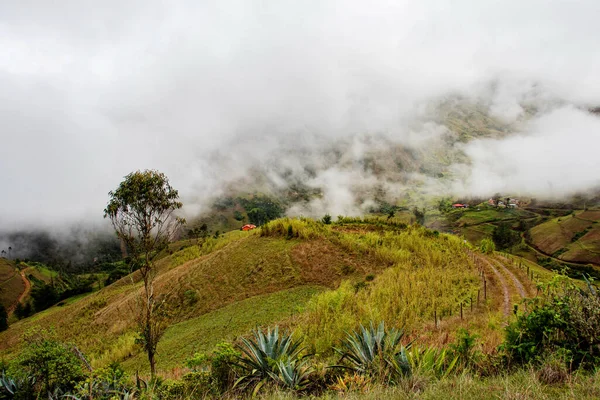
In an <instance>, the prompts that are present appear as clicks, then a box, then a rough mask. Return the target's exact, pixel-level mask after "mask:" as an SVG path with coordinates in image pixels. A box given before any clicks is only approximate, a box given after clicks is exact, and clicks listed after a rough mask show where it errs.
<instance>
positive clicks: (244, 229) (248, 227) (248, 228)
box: [240, 224, 256, 231]
mask: <svg viewBox="0 0 600 400" xmlns="http://www.w3.org/2000/svg"><path fill="white" fill-rule="evenodd" d="M252 229H256V225H252V224H246V225H244V226H242V227H241V228H240V230H242V231H251V230H252Z"/></svg>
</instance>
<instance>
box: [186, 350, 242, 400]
mask: <svg viewBox="0 0 600 400" xmlns="http://www.w3.org/2000/svg"><path fill="white" fill-rule="evenodd" d="M240 356H241V353H240V352H239V351H237V350H236V349H235V348H234V347H233V346H232V345H231V343H227V342H221V343H219V344H217V345H216V347H215V349H214V350H213V351H212V353H211V354H203V353H196V354H195V355H194V357H192V358H190V359H188V360H187V361H186V365H187V367H188V368H190V369H192V371H193V372H202V373H205V374H207V376H208V381H209V382H208V386H210V388H211V391H213V392H215V393H216V394H220V393H223V392H225V391H226V390H227V389H229V388H231V387H232V386H233V384H234V383H235V376H236V373H235V372H236V371H235V365H236V362H237V361H238V359H239V357H240ZM203 379H204V378H203ZM205 386H206V385H205Z"/></svg>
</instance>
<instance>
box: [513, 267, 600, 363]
mask: <svg viewBox="0 0 600 400" xmlns="http://www.w3.org/2000/svg"><path fill="white" fill-rule="evenodd" d="M542 289H543V290H542V292H546V293H547V294H546V295H543V296H540V297H539V298H537V299H533V300H531V301H529V303H528V308H529V311H528V312H526V313H524V314H520V315H518V316H517V320H516V321H515V322H513V323H511V324H510V325H508V326H507V328H506V338H505V341H504V343H503V345H502V349H503V350H504V351H505V352H506V355H507V356H508V358H509V360H511V361H514V362H517V363H527V362H531V361H534V362H538V361H539V360H541V359H543V358H544V357H545V356H547V355H551V354H553V353H556V352H557V351H561V352H562V353H563V354H564V355H565V357H566V358H568V359H570V363H572V365H573V366H574V367H576V368H577V367H580V366H583V367H586V368H588V367H589V368H592V367H595V366H598V365H599V364H600V296H599V295H598V292H597V290H596V289H595V288H594V287H593V286H592V285H591V284H589V285H588V289H587V290H581V289H580V288H578V287H577V286H575V285H574V284H573V283H571V282H569V281H568V280H567V279H566V277H563V276H557V277H555V279H554V280H553V281H552V282H550V283H548V284H547V285H545V287H542Z"/></svg>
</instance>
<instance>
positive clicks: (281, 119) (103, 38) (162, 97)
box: [0, 0, 600, 231]
mask: <svg viewBox="0 0 600 400" xmlns="http://www.w3.org/2000/svg"><path fill="white" fill-rule="evenodd" d="M599 11H600V5H599V4H598V3H597V2H595V1H583V2H578V3H577V4H572V3H569V2H553V3H551V4H549V3H547V2H543V1H532V2H528V3H527V4H523V3H522V2H518V1H504V2H498V3H493V4H483V3H473V2H468V1H452V2H450V1H425V2H418V3H413V2H395V3H394V4H390V3H385V2H376V3H374V4H371V3H365V2H358V1H356V2H354V1H351V2H347V1H343V2H342V1H324V2H318V3H311V2H288V1H280V2H272V3H266V4H265V3H258V2H244V1H215V2H192V1H185V0H182V1H175V2H169V3H163V2H158V1H150V2H141V1H135V0H128V1H120V2H116V1H106V2H102V4H97V3H91V2H85V1H81V2H67V3H65V4H64V5H63V6H61V7H55V6H54V5H50V4H42V3H38V2H33V1H22V2H15V3H12V4H3V5H2V6H0V46H1V47H2V48H3V49H5V50H6V51H3V52H2V54H0V87H1V88H2V90H0V122H1V123H2V130H1V133H0V135H1V139H2V146H0V170H1V171H2V172H3V177H2V182H3V183H2V189H3V190H2V192H3V196H1V197H0V210H1V211H0V225H1V226H2V228H3V230H4V231H14V230H18V229H23V227H24V226H26V227H36V228H37V227H43V228H44V229H48V230H50V231H53V230H55V229H57V227H58V226H64V225H69V224H72V223H74V222H76V221H77V222H78V221H82V220H83V221H89V222H94V223H100V221H101V219H102V209H103V208H104V206H105V203H106V201H107V193H108V191H109V190H111V189H114V188H115V187H116V186H117V185H118V183H119V182H120V180H121V179H122V177H123V176H124V175H126V174H127V173H129V172H131V171H133V170H136V169H145V168H154V169H159V170H161V171H163V172H165V173H166V174H167V176H169V178H170V179H171V182H172V184H173V186H174V187H175V188H177V189H179V191H180V194H181V196H182V198H183V201H184V204H185V205H186V214H187V215H190V216H195V215H198V214H199V213H202V212H203V211H206V210H208V208H209V206H210V205H211V204H212V202H213V201H214V199H215V198H216V197H218V196H220V195H223V194H227V193H231V192H236V191H237V192H250V193H254V192H259V193H270V192H278V191H282V190H293V187H294V185H302V186H303V187H307V188H310V189H314V190H315V191H317V192H318V193H319V196H316V197H315V198H312V199H304V200H301V201H300V200H299V201H298V202H296V203H295V204H292V205H291V206H290V208H289V209H288V213H290V214H292V215H297V214H303V215H322V214H323V213H325V212H328V213H330V214H332V215H338V214H361V213H364V212H365V211H366V210H367V209H368V208H369V207H370V205H371V204H372V203H373V202H374V201H376V200H378V199H380V198H383V199H386V201H390V202H394V201H397V200H398V199H399V198H405V197H406V196H409V197H410V199H411V201H414V202H418V201H419V199H421V198H422V196H430V195H434V196H447V195H455V196H469V195H473V196H487V195H491V194H492V193H495V192H507V191H510V192H514V193H523V194H528V195H535V196H538V197H560V196H565V195H570V194H573V193H579V192H586V191H589V190H595V189H597V188H598V186H599V185H600V178H598V176H597V172H596V171H598V167H600V159H599V158H598V157H597V156H596V154H595V152H596V149H598V148H600V117H599V116H598V115H597V114H593V113H590V112H589V110H590V109H593V108H594V107H598V105H599V104H600V77H599V76H598V74H597V71H598V69H599V67H600V57H599V56H598V54H597V52H596V51H595V48H596V47H597V46H596V38H597V37H598V36H599V34H600V27H599V26H598V24H597V22H596V18H595V15H598V12H599ZM290 188H292V189H290Z"/></svg>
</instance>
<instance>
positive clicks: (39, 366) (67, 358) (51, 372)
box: [11, 330, 85, 394]
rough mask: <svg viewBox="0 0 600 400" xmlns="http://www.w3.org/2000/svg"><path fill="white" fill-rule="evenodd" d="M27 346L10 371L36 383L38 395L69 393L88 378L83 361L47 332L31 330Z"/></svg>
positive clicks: (27, 337)
mask: <svg viewBox="0 0 600 400" xmlns="http://www.w3.org/2000/svg"><path fill="white" fill-rule="evenodd" d="M24 342H25V343H27V346H26V347H25V348H24V349H23V351H22V352H21V354H20V355H19V357H18V358H17V359H16V361H15V363H13V364H12V365H11V370H12V371H14V372H15V374H14V375H15V376H20V377H22V376H30V377H34V378H35V380H36V387H35V388H36V392H37V393H42V394H45V393H48V392H52V393H54V392H55V391H56V390H62V391H70V390H72V389H74V388H75V386H76V385H77V384H78V383H79V382H81V381H83V380H84V379H85V374H84V371H83V369H82V365H81V361H80V360H79V359H78V358H77V356H76V355H75V353H74V352H73V351H72V349H70V348H69V347H68V346H67V345H66V344H64V343H60V342H58V341H56V340H55V339H54V338H53V337H52V335H51V334H50V333H48V332H47V331H44V330H41V331H32V332H28V333H27V334H26V335H25V336H24Z"/></svg>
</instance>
